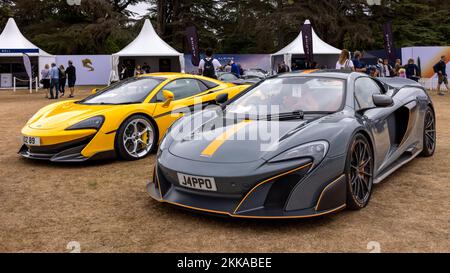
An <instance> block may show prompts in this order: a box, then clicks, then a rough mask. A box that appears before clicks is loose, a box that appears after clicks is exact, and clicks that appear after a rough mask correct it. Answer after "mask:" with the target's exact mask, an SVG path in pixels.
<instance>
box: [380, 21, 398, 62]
mask: <svg viewBox="0 0 450 273" xmlns="http://www.w3.org/2000/svg"><path fill="white" fill-rule="evenodd" d="M383 29H384V49H385V50H386V55H387V56H388V58H389V61H390V62H391V63H394V62H395V59H397V56H396V54H395V45H394V35H393V34H392V22H390V21H389V22H386V23H385V24H384V27H383Z"/></svg>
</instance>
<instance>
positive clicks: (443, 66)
mask: <svg viewBox="0 0 450 273" xmlns="http://www.w3.org/2000/svg"><path fill="white" fill-rule="evenodd" d="M433 69H434V72H435V73H437V74H438V87H437V90H438V91H439V95H441V96H443V95H444V92H442V91H441V85H442V84H444V85H445V88H446V89H447V92H448V78H447V59H446V57H445V56H441V60H440V61H439V62H438V63H437V64H435V65H434V66H433Z"/></svg>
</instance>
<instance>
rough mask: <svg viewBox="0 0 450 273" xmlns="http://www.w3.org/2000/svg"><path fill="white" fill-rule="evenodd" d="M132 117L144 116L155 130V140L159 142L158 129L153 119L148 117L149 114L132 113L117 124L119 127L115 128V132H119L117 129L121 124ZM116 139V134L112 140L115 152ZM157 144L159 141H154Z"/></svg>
mask: <svg viewBox="0 0 450 273" xmlns="http://www.w3.org/2000/svg"><path fill="white" fill-rule="evenodd" d="M133 116H144V117H146V118H148V120H150V122H151V123H152V125H153V127H154V128H155V138H156V139H157V140H159V128H158V124H157V123H156V121H155V119H154V118H153V117H152V116H150V115H149V114H146V113H143V112H136V113H132V114H130V115H128V116H126V117H125V118H124V119H123V120H122V122H121V123H120V124H119V127H118V128H117V132H118V131H119V128H120V127H121V126H122V125H123V123H124V122H125V121H126V120H127V119H129V118H131V117H133ZM117 137H118V134H116V136H115V139H114V150H116V151H117ZM158 143H159V141H156V145H158Z"/></svg>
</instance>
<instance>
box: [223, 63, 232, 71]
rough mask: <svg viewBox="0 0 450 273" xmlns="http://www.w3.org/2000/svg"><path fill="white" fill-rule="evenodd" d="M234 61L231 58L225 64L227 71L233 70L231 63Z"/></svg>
mask: <svg viewBox="0 0 450 273" xmlns="http://www.w3.org/2000/svg"><path fill="white" fill-rule="evenodd" d="M232 63H233V60H230V61H229V62H228V63H227V64H226V65H225V67H224V68H223V70H224V71H225V72H231V65H232Z"/></svg>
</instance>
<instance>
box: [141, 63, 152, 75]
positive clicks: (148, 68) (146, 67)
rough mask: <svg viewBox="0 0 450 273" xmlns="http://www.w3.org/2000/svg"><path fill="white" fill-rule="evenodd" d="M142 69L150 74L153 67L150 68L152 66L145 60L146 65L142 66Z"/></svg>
mask: <svg viewBox="0 0 450 273" xmlns="http://www.w3.org/2000/svg"><path fill="white" fill-rule="evenodd" d="M142 70H143V71H144V72H145V73H146V74H148V73H150V70H151V68H150V66H149V65H148V64H147V63H146V62H144V65H143V66H142Z"/></svg>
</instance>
